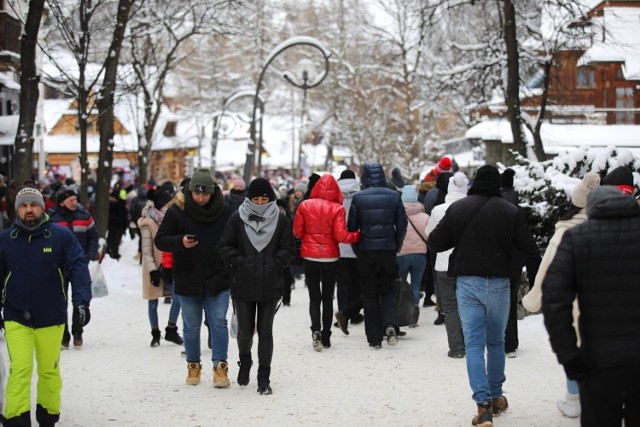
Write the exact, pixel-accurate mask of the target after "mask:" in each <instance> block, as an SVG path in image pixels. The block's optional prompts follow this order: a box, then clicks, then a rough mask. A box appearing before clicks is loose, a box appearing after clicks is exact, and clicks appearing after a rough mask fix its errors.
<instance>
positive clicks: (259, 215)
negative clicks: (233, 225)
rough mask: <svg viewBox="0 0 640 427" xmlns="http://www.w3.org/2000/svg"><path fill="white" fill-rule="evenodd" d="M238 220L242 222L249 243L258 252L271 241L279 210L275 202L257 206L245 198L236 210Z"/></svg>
mask: <svg viewBox="0 0 640 427" xmlns="http://www.w3.org/2000/svg"><path fill="white" fill-rule="evenodd" d="M238 213H239V214H240V219H241V220H242V222H244V230H245V231H246V233H247V237H248V238H249V241H250V242H251V244H252V245H253V247H254V248H256V250H257V251H258V252H260V251H262V250H263V249H264V248H265V247H266V246H267V245H268V244H269V242H270V241H271V238H272V237H273V233H275V231H276V227H277V225H278V215H279V214H280V210H279V209H278V205H276V202H275V201H274V202H269V203H266V204H264V205H257V204H255V203H253V202H252V201H251V200H249V199H247V198H245V199H244V202H243V203H242V205H240V208H239V209H238Z"/></svg>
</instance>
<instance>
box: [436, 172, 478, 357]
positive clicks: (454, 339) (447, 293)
mask: <svg viewBox="0 0 640 427" xmlns="http://www.w3.org/2000/svg"><path fill="white" fill-rule="evenodd" d="M468 190H469V180H468V179H467V176H466V175H465V174H464V173H462V172H456V173H455V174H454V175H453V176H452V177H451V178H449V187H448V189H447V195H446V197H445V199H444V203H443V204H441V205H438V206H436V207H435V208H433V210H432V211H431V217H430V218H429V225H428V226H427V229H426V233H427V236H429V235H430V234H431V232H432V231H433V230H434V229H435V228H436V226H437V225H438V224H439V223H440V221H442V218H444V216H445V213H446V212H447V209H449V206H451V204H452V203H454V202H456V201H458V200H460V199H463V198H464V197H466V196H467V191H468ZM428 243H429V240H428V238H427V244H428ZM429 251H430V252H429V256H432V257H434V258H435V261H434V262H435V265H434V273H435V274H436V276H437V281H438V295H439V303H440V305H441V306H442V310H443V311H444V312H445V313H447V315H446V316H445V318H444V326H445V329H446V331H447V342H448V344H449V351H448V352H447V356H448V357H451V358H453V359H461V358H463V357H464V355H465V350H464V338H463V336H462V323H461V322H460V314H459V313H458V300H457V298H456V279H455V277H452V276H449V275H448V274H447V271H448V270H449V257H450V256H451V253H452V252H453V249H449V250H447V251H445V252H442V253H436V252H435V251H433V250H432V249H431V248H429Z"/></svg>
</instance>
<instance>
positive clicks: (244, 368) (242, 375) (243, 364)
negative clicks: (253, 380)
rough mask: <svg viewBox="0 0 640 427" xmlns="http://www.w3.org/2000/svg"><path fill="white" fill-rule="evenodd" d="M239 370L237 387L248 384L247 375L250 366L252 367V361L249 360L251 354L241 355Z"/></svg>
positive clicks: (249, 371)
mask: <svg viewBox="0 0 640 427" xmlns="http://www.w3.org/2000/svg"><path fill="white" fill-rule="evenodd" d="M238 366H239V367H240V370H239V371H238V385H248V384H249V374H250V373H251V366H253V360H251V353H247V354H241V355H240V361H239V362H238Z"/></svg>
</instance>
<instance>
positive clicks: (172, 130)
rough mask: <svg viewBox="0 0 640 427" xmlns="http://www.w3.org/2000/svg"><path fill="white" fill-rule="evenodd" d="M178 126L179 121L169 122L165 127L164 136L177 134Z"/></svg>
mask: <svg viewBox="0 0 640 427" xmlns="http://www.w3.org/2000/svg"><path fill="white" fill-rule="evenodd" d="M177 127H178V123H177V122H167V125H166V126H165V127H164V132H163V133H162V134H163V135H164V136H176V128H177Z"/></svg>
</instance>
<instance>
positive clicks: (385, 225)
mask: <svg viewBox="0 0 640 427" xmlns="http://www.w3.org/2000/svg"><path fill="white" fill-rule="evenodd" d="M360 181H361V182H362V187H363V190H362V191H360V192H358V193H356V194H355V195H354V196H353V201H352V202H351V207H350V208H349V219H348V221H347V229H348V230H349V231H360V233H361V234H362V237H361V239H360V241H359V242H358V243H357V244H354V245H353V248H354V251H355V253H356V255H357V256H358V258H357V259H358V273H359V276H360V283H361V286H362V303H363V305H364V319H365V320H364V326H365V332H366V334H367V341H368V342H369V346H371V347H373V348H376V349H378V348H380V347H381V344H382V336H383V333H386V335H387V344H389V345H391V346H393V345H396V344H397V343H398V338H397V333H398V326H399V325H398V312H397V299H396V297H395V293H394V285H395V281H396V278H397V277H398V267H397V264H396V254H397V253H398V252H400V249H402V243H403V241H404V236H405V234H406V233H407V214H406V212H405V211H404V205H403V203H402V194H401V193H399V192H398V191H394V190H391V189H390V188H388V187H387V178H386V176H385V174H384V169H383V168H382V166H381V165H380V164H379V163H368V164H366V165H365V166H364V170H363V172H362V175H361V178H360Z"/></svg>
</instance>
